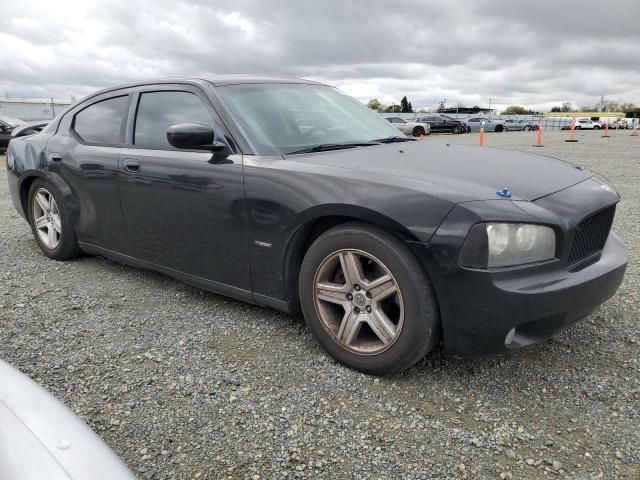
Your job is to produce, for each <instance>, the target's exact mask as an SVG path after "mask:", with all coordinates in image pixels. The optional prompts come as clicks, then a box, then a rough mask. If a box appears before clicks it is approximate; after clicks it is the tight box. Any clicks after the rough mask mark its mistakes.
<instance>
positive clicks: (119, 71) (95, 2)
mask: <svg viewBox="0 0 640 480" xmlns="http://www.w3.org/2000/svg"><path fill="white" fill-rule="evenodd" d="M639 24H640V1H638V0H616V1H615V2H607V1H603V0H595V1H592V0H566V1H558V0H553V1H551V0H536V1H522V0H521V1H514V0H487V1H469V0H466V1H463V0H461V1H450V0H447V1H444V0H441V1H409V0H404V1H401V2H400V1H390V0H386V1H385V0H376V1H371V0H368V1H359V2H356V1H349V0H326V1H322V0H316V1H306V0H297V1H296V0H288V1H287V0H271V1H264V0H244V1H243V0H217V1H212V0H211V1H208V0H191V1H181V0H171V1H169V0H156V1H145V0H113V1H109V0H104V1H100V0H84V1H69V0H66V1H65V0H57V1H51V0H22V1H20V2H18V1H11V2H3V4H2V15H1V16H0V44H1V45H2V48H0V96H5V95H7V94H8V95H10V96H11V97H13V98H49V97H55V98H69V96H70V95H75V96H76V97H78V98H80V97H82V96H84V95H86V94H88V93H90V92H91V91H93V90H95V89H97V88H101V87H104V86H109V85H114V84H120V83H125V82H128V81H132V80H138V79H145V78H153V77H167V76H188V75H198V74H202V73H205V72H214V73H267V74H276V75H286V76H296V77H306V78H312V79H316V80H322V81H326V82H328V83H331V84H333V85H336V86H338V87H339V88H341V89H342V90H344V91H346V92H348V93H350V94H351V95H354V96H355V97H357V98H358V99H360V100H362V101H364V102H366V101H368V100H369V99H370V98H373V97H377V98H379V99H380V100H381V101H382V102H383V103H387V104H388V103H391V102H396V103H399V101H400V99H401V98H402V96H403V95H407V96H408V97H409V100H410V101H411V102H412V103H413V106H414V107H416V108H420V107H431V106H434V105H436V104H437V103H438V102H439V101H441V100H443V99H446V100H447V104H449V105H455V104H456V103H461V104H463V105H467V106H473V105H481V106H486V105H487V104H488V102H489V98H492V99H493V103H494V104H496V105H498V106H506V105H511V104H519V105H525V106H527V107H529V108H536V109H538V108H539V109H542V108H549V107H550V106H551V105H555V104H559V103H561V102H563V101H570V102H573V103H574V104H577V105H580V106H582V105H593V104H595V103H596V102H597V101H598V100H599V99H600V96H601V95H605V96H606V98H607V99H610V100H616V101H631V102H634V103H636V104H640V67H639V59H640V27H639V26H638V25H639Z"/></svg>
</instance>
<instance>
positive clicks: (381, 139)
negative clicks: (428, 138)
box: [375, 135, 415, 143]
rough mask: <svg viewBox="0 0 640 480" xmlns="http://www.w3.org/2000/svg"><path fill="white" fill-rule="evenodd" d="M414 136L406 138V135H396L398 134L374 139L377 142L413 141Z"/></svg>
mask: <svg viewBox="0 0 640 480" xmlns="http://www.w3.org/2000/svg"><path fill="white" fill-rule="evenodd" d="M414 140H415V138H407V137H398V136H393V135H392V136H390V137H386V138H378V139H377V140H375V141H376V142H379V143H395V142H413V141H414Z"/></svg>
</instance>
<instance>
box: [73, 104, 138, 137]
mask: <svg viewBox="0 0 640 480" xmlns="http://www.w3.org/2000/svg"><path fill="white" fill-rule="evenodd" d="M127 99H128V97H127V96H126V95H125V96H122V97H114V98H110V99H108V100H103V101H101V102H98V103H94V104H93V105H89V106H88V107H87V108H85V109H84V110H81V111H80V112H78V113H77V114H76V116H75V119H74V123H73V129H74V130H75V131H76V133H77V134H78V135H79V136H80V137H81V138H82V139H83V140H85V141H87V142H89V143H106V144H112V143H122V133H123V132H122V120H123V119H124V116H125V115H126V109H127Z"/></svg>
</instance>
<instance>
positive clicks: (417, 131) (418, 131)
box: [411, 127, 424, 137]
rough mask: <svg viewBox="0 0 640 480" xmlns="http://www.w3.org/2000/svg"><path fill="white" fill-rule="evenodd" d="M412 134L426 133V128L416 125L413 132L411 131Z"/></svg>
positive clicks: (415, 135) (417, 135)
mask: <svg viewBox="0 0 640 480" xmlns="http://www.w3.org/2000/svg"><path fill="white" fill-rule="evenodd" d="M411 134H412V135H413V136H414V137H419V136H420V135H424V128H422V127H414V128H413V132H411Z"/></svg>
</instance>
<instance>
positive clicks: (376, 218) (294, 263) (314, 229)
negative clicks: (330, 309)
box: [283, 205, 419, 311]
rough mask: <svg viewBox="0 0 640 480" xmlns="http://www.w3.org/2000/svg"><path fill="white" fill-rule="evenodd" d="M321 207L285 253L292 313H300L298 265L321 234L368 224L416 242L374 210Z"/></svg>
mask: <svg viewBox="0 0 640 480" xmlns="http://www.w3.org/2000/svg"><path fill="white" fill-rule="evenodd" d="M337 207H338V205H335V206H323V207H320V208H317V209H312V211H311V212H308V213H307V214H306V215H304V219H303V220H302V221H301V222H300V223H299V224H298V226H297V228H295V230H294V231H293V233H292V234H291V235H290V237H289V241H288V242H287V246H286V249H285V253H284V264H283V274H284V275H283V277H284V289H285V295H286V297H287V299H288V301H289V302H290V304H291V307H292V308H291V309H292V310H293V311H298V310H299V300H298V276H299V272H300V266H301V265H302V260H303V258H304V255H305V254H306V252H307V250H308V249H309V247H310V246H311V244H312V243H313V242H314V241H315V240H316V239H317V238H318V237H319V236H320V235H322V234H323V233H324V232H326V231H327V230H329V229H331V228H333V227H336V226H338V225H341V224H344V223H349V222H361V223H365V224H369V225H371V226H373V227H377V228H380V229H383V230H385V231H388V232H390V233H392V234H393V235H395V236H397V237H398V238H400V240H403V241H405V242H419V240H418V238H417V237H416V236H415V235H414V234H413V233H412V232H411V231H410V230H409V229H407V228H406V227H404V226H403V225H401V224H400V223H398V222H396V221H395V220H393V219H392V218H390V217H388V216H386V215H383V214H381V213H379V212H376V211H374V210H370V209H367V208H365V207H360V206H355V205H353V206H349V207H347V208H345V205H339V209H338V208H337Z"/></svg>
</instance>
